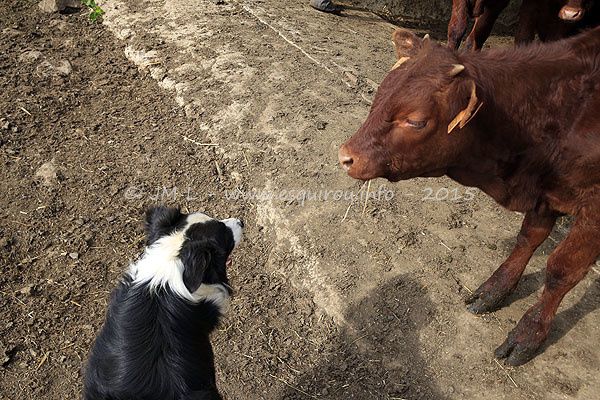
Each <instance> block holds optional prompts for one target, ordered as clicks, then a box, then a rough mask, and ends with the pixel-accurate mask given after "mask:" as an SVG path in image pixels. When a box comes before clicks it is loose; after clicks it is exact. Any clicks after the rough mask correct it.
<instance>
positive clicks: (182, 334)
mask: <svg viewBox="0 0 600 400" xmlns="http://www.w3.org/2000/svg"><path fill="white" fill-rule="evenodd" d="M242 228H243V223H242V222H241V221H239V220H237V219H231V218H230V219H227V220H222V221H218V220H215V219H213V218H210V217H208V216H206V215H205V214H201V213H195V214H189V215H185V214H181V213H180V212H179V210H176V209H168V208H164V207H160V208H157V209H153V210H150V211H149V212H148V214H147V229H148V246H147V247H146V250H145V252H144V254H143V256H142V257H141V258H140V259H139V260H138V261H137V262H136V263H134V264H132V265H131V267H130V269H129V271H128V273H127V274H125V276H124V277H123V280H122V281H121V282H120V284H119V286H118V287H117V288H116V289H115V291H114V292H113V295H112V299H111V302H110V306H109V309H108V312H107V316H106V321H105V324H104V327H103V328H102V330H101V331H100V333H99V335H98V337H97V339H96V342H95V344H94V347H93V349H92V352H91V354H90V357H89V361H88V366H87V370H86V377H85V383H84V386H85V387H84V399H85V400H220V399H221V396H220V395H219V392H218V390H217V387H216V383H215V369H214V357H213V350H212V346H211V344H210V339H209V335H210V333H211V332H212V331H213V330H214V329H215V327H216V326H217V324H218V323H219V318H220V316H221V315H222V313H223V312H224V311H225V309H226V308H227V304H228V301H229V296H230V294H231V289H230V287H229V284H228V280H227V274H226V266H227V263H228V259H229V255H230V253H231V251H232V250H233V248H234V247H235V246H236V245H237V243H239V241H240V240H241V236H242Z"/></svg>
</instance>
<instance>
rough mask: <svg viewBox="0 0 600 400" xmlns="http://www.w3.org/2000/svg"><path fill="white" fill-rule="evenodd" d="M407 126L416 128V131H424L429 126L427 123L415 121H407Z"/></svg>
mask: <svg viewBox="0 0 600 400" xmlns="http://www.w3.org/2000/svg"><path fill="white" fill-rule="evenodd" d="M406 125H408V126H410V127H411V128H414V129H423V128H425V126H426V125H427V121H415V120H412V119H407V120H406Z"/></svg>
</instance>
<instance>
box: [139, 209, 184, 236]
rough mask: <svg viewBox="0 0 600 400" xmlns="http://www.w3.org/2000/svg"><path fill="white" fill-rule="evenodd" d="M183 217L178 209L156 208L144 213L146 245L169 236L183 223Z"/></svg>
mask: <svg viewBox="0 0 600 400" xmlns="http://www.w3.org/2000/svg"><path fill="white" fill-rule="evenodd" d="M184 217H185V216H184V215H183V214H182V213H181V212H180V211H179V209H178V208H171V207H165V206H157V207H152V208H149V209H148V211H146V235H147V236H146V237H147V242H148V244H149V245H150V244H152V243H154V242H155V241H156V240H158V239H160V238H161V237H163V236H165V235H168V234H170V233H171V232H173V231H174V230H176V229H177V228H180V227H182V224H183V223H185V218H184Z"/></svg>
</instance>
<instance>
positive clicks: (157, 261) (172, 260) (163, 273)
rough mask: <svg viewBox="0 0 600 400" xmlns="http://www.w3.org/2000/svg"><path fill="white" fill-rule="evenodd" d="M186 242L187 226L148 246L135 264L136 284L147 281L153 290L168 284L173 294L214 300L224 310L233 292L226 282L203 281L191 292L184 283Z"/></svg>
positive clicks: (132, 273)
mask: <svg viewBox="0 0 600 400" xmlns="http://www.w3.org/2000/svg"><path fill="white" fill-rule="evenodd" d="M184 241H185V229H182V230H180V231H176V232H174V233H172V234H170V235H166V236H163V237H162V238H160V239H158V240H157V241H156V242H154V243H153V244H152V245H150V246H148V247H146V250H145V251H144V254H143V255H142V257H141V258H140V259H139V260H138V261H136V262H135V263H133V264H131V266H130V267H129V272H128V273H129V275H130V276H131V279H132V283H131V284H132V285H142V284H147V285H148V290H150V292H154V293H155V292H156V291H157V290H158V289H161V288H164V287H168V288H169V289H170V290H171V291H173V293H175V294H176V295H177V296H179V297H180V298H182V299H185V300H187V301H189V302H191V303H200V302H202V301H206V302H212V303H213V304H215V305H216V306H217V307H218V308H219V310H220V311H221V313H224V312H225V311H226V310H227V308H228V307H229V291H228V290H227V288H226V287H225V285H224V284H220V283H217V284H202V285H200V287H199V288H198V290H196V291H195V292H193V293H191V292H190V291H189V290H188V289H187V287H186V286H185V284H184V282H183V270H184V265H183V263H182V262H181V259H180V258H179V251H180V250H181V246H182V244H183V242H184Z"/></svg>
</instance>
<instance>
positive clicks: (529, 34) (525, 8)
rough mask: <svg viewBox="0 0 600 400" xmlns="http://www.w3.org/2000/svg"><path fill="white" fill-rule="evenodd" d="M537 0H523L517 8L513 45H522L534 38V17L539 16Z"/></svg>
mask: <svg viewBox="0 0 600 400" xmlns="http://www.w3.org/2000/svg"><path fill="white" fill-rule="evenodd" d="M538 3H539V0H538V1H536V0H523V3H521V8H520V10H519V22H518V24H517V32H516V33H515V45H516V46H522V45H524V44H526V43H531V42H533V40H534V39H535V31H536V19H537V18H540V16H539V13H540V10H539V9H537V8H538V7H539V6H540V5H539V4H538Z"/></svg>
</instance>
